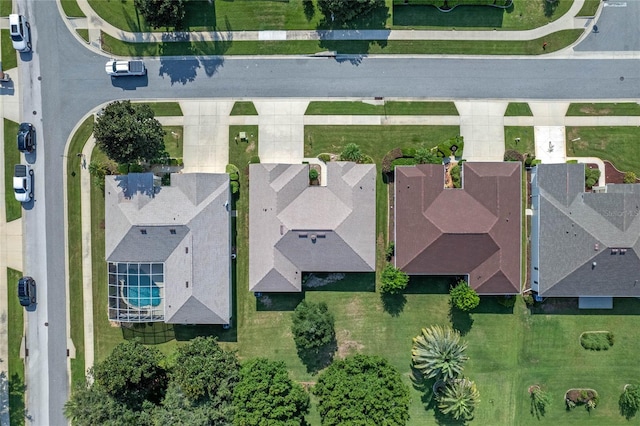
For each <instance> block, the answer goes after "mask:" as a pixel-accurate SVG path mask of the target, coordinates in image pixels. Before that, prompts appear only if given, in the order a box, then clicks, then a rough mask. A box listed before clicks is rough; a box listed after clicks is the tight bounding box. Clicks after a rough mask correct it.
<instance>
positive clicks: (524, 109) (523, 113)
mask: <svg viewBox="0 0 640 426" xmlns="http://www.w3.org/2000/svg"><path fill="white" fill-rule="evenodd" d="M504 116H505V117H533V113H532V112H531V108H530V107H529V104H528V103H527V102H509V105H507V110H506V111H505V113H504Z"/></svg>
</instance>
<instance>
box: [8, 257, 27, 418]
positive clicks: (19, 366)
mask: <svg viewBox="0 0 640 426" xmlns="http://www.w3.org/2000/svg"><path fill="white" fill-rule="evenodd" d="M20 277H22V273H21V272H20V271H16V270H14V269H11V268H7V284H8V285H7V298H8V299H7V318H6V319H5V321H6V322H7V324H8V327H7V328H8V343H9V347H8V349H9V360H8V361H9V385H8V391H9V420H10V422H11V424H12V425H24V419H25V414H26V411H25V399H24V392H25V379H24V361H23V360H22V358H20V345H21V343H22V336H23V335H24V308H23V307H22V306H21V305H20V302H19V301H18V285H17V283H18V280H19V279H20ZM5 380H6V379H5ZM5 409H6V408H5Z"/></svg>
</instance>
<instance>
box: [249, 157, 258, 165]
mask: <svg viewBox="0 0 640 426" xmlns="http://www.w3.org/2000/svg"><path fill="white" fill-rule="evenodd" d="M259 162H260V157H258V156H257V155H253V156H252V157H251V159H250V160H249V163H250V164H257V163H259Z"/></svg>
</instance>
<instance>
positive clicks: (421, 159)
mask: <svg viewBox="0 0 640 426" xmlns="http://www.w3.org/2000/svg"><path fill="white" fill-rule="evenodd" d="M414 157H415V159H416V163H418V164H442V159H441V158H440V157H438V156H437V155H436V154H434V153H433V152H431V150H430V149H429V148H425V147H422V148H418V149H417V150H416V155H415V156H414Z"/></svg>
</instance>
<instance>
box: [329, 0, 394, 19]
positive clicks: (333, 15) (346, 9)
mask: <svg viewBox="0 0 640 426" xmlns="http://www.w3.org/2000/svg"><path fill="white" fill-rule="evenodd" d="M384 6H385V2H384V0H318V9H319V10H320V12H321V13H322V14H323V15H324V16H325V19H326V20H327V22H333V23H336V24H343V23H349V22H351V21H353V20H355V19H357V18H359V17H363V16H365V15H367V14H369V13H371V12H372V11H374V10H375V9H378V8H382V7H384Z"/></svg>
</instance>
